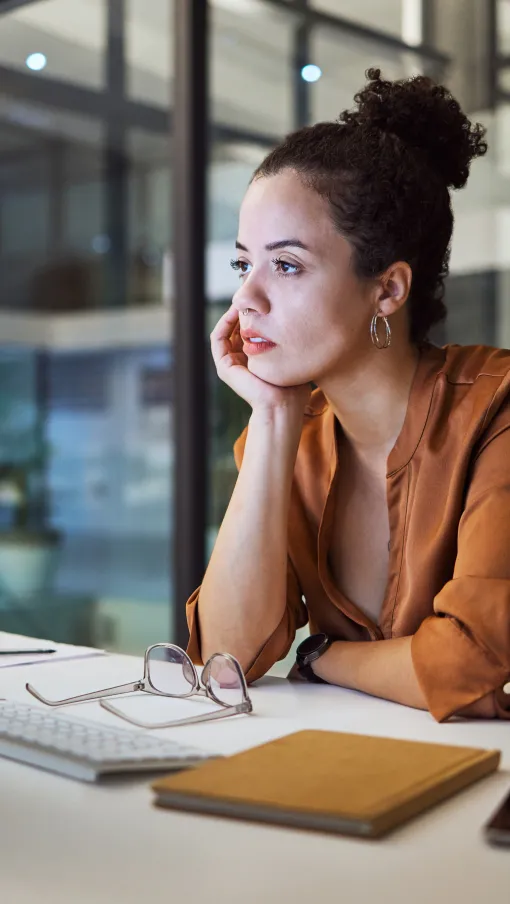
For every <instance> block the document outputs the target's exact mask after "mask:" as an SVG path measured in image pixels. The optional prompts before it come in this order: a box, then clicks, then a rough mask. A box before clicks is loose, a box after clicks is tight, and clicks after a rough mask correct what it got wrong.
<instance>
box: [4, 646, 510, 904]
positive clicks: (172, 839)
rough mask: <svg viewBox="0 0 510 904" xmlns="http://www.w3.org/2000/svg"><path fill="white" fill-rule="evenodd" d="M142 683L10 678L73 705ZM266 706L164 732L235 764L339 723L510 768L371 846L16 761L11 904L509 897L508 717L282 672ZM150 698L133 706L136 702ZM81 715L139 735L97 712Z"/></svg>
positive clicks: (125, 667)
mask: <svg viewBox="0 0 510 904" xmlns="http://www.w3.org/2000/svg"><path fill="white" fill-rule="evenodd" d="M140 674H141V659H136V658H133V657H128V656H109V657H97V658H93V659H88V660H82V661H74V662H63V663H52V664H50V663H45V664H41V665H35V666H29V667H21V666H20V667H17V668H11V669H5V670H3V671H2V670H0V697H4V698H8V699H15V700H23V701H26V702H35V701H33V698H31V697H30V696H29V695H28V694H27V693H26V691H25V690H24V685H25V682H26V681H27V680H30V681H31V682H32V683H33V684H34V685H35V686H37V687H38V688H39V689H40V690H41V691H42V692H43V693H47V694H48V695H52V696H55V697H58V696H66V695H67V694H75V693H80V692H84V691H89V690H92V689H94V688H100V687H107V686H111V685H114V684H121V683H123V682H127V681H130V680H135V679H136V678H137V677H139V675H140ZM251 695H252V699H253V703H254V708H255V714H254V715H252V716H240V717H236V718H232V719H226V720H225V721H224V722H220V723H216V724H214V723H210V724H207V723H205V724H202V725H195V726H189V727H187V728H178V729H167V730H166V731H161V732H159V733H160V734H161V735H167V736H170V737H175V738H176V739H182V740H183V741H189V742H190V743H194V744H198V745H201V746H203V747H206V748H208V749H211V750H212V749H215V750H218V751H220V752H221V753H225V754H229V753H234V752H236V751H239V750H242V749H244V748H246V747H249V746H253V745H255V744H258V743H262V742H264V741H266V740H270V739H271V738H276V737H280V736H282V735H285V734H288V733H290V732H292V731H297V730H300V729H302V728H327V729H333V730H338V731H350V732H360V733H364V734H377V735H387V736H391V737H399V738H409V739H414V740H422V741H436V742H440V743H441V742H443V743H449V744H460V745H462V744H466V745H472V746H478V747H491V748H494V747H497V748H499V749H501V750H502V751H503V757H502V766H501V771H500V772H499V773H497V774H495V775H492V776H490V777H488V778H486V779H484V780H482V781H481V782H480V783H478V784H477V785H474V786H472V787H471V788H469V789H468V790H466V791H464V792H462V793H461V794H460V795H459V796H457V797H456V798H452V799H451V800H449V801H446V802H445V803H443V804H441V805H439V806H437V807H436V808H434V809H433V810H431V811H429V812H428V813H425V814H423V815H422V816H420V817H419V818H417V819H415V820H413V821H412V822H410V823H409V824H408V825H406V826H404V827H401V828H400V829H398V830H397V831H395V832H393V833H392V834H391V835H389V836H387V837H386V838H385V839H382V840H379V841H362V840H358V839H353V838H342V837H340V836H330V835H325V834H319V833H311V832H310V833H309V832H301V831H294V830H290V829H279V828H275V827H267V826H263V825H256V824H250V823H244V822H238V821H233V820H226V819H225V820H220V819H213V818H210V817H202V816H198V815H191V814H184V813H183V814H181V813H177V812H174V811H171V810H162V809H157V808H156V807H153V806H152V797H153V795H152V792H151V791H150V788H149V787H148V784H147V778H146V777H145V778H143V777H142V778H137V779H135V780H131V779H130V780H127V781H126V780H125V779H123V780H117V781H114V782H113V783H111V784H108V785H103V786H96V785H87V784H83V783H80V782H77V781H73V780H71V779H66V778H61V777H59V776H57V775H52V774H51V773H46V772H43V771H42V770H38V769H34V768H31V767H27V766H22V765H19V764H17V763H14V762H10V761H8V760H5V759H0V897H1V900H2V902H3V904H47V902H48V904H49V902H51V904H71V902H72V904H116V902H117V901H118V902H122V904H142V902H144V901H148V902H150V904H159V902H161V904H163V902H164V904H173V902H176V901H178V902H179V904H186V902H187V901H189V902H190V904H193V902H207V904H216V902H219V901H221V904H261V902H264V904H272V902H286V901H292V902H293V904H300V902H303V904H304V902H306V904H309V902H311V901H313V902H324V904H329V902H332V901H335V900H342V901H343V902H344V904H354V902H356V904H358V902H370V904H374V902H378V904H379V902H392V904H395V902H397V904H400V902H412V904H431V902H433V904H442V902H448V904H451V902H457V901H462V904H471V902H472V904H480V902H482V901H483V902H484V904H492V902H494V904H500V902H502V901H503V900H507V898H506V895H508V890H509V887H510V885H509V877H510V851H505V850H497V849H493V848H490V847H489V846H488V845H487V844H486V843H485V842H484V840H483V838H482V835H481V827H482V825H483V823H484V822H485V821H486V820H487V818H488V817H489V815H490V813H491V812H492V811H493V810H494V809H495V807H496V806H497V805H498V803H499V802H500V800H501V799H502V798H503V796H504V795H505V794H506V792H507V790H508V789H509V788H510V727H509V724H508V722H507V723H500V722H474V721H473V722H468V721H461V720H459V721H457V722H453V723H449V724H446V725H438V724H437V723H436V722H434V720H433V719H432V717H431V716H430V715H429V714H428V713H423V712H419V711H417V710H412V709H408V708H406V707H402V706H398V705H396V704H392V703H387V702H385V701H380V700H376V699H374V698H371V697H368V696H364V695H362V694H358V693H356V692H354V691H347V690H343V689H341V688H334V687H328V686H322V685H308V684H301V683H289V682H287V681H285V680H284V679H279V678H270V677H268V678H265V679H263V680H262V681H261V682H259V683H258V684H257V686H255V687H252V688H251ZM121 699H122V698H118V700H119V703H120V700H121ZM140 702H141V701H140V700H134V699H133V698H132V699H131V700H126V699H125V705H126V707H129V706H133V705H136V706H139V705H140ZM143 702H144V705H145V704H148V705H149V706H152V707H153V709H152V711H151V716H155V715H156V712H155V709H154V706H155V707H160V706H165V705H166V706H168V704H169V701H165V700H163V701H161V700H154V699H149V698H143ZM170 705H173V703H172V702H171V703H170ZM187 705H188V706H189V705H190V704H189V703H188V704H187ZM67 711H68V712H74V713H76V715H79V716H82V717H86V718H88V719H97V720H98V721H104V722H108V723H110V724H115V725H124V726H127V723H125V722H121V721H120V720H118V719H117V718H116V717H115V716H112V715H111V714H109V713H107V712H105V711H104V710H102V709H101V708H100V707H99V705H98V704H97V703H95V702H94V703H87V704H82V705H81V706H74V707H68V708H67ZM138 711H139V710H138ZM163 712H164V711H163V710H160V711H158V714H157V716H156V718H158V717H159V716H160V715H163ZM166 712H167V714H168V710H167V711H166ZM133 730H135V731H136V730H138V729H133Z"/></svg>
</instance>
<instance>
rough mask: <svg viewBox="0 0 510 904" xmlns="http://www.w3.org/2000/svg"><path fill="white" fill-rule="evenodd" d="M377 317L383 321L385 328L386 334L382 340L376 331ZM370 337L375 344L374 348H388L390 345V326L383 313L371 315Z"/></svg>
mask: <svg viewBox="0 0 510 904" xmlns="http://www.w3.org/2000/svg"><path fill="white" fill-rule="evenodd" d="M379 317H380V318H381V319H382V320H383V321H384V326H385V328H386V335H385V337H384V340H381V339H380V337H379V334H378V332H377V323H378V320H379ZM370 338H371V339H372V344H373V345H375V347H376V348H379V349H382V348H389V347H390V345H391V327H390V325H389V323H388V318H387V317H385V316H384V314H374V316H373V317H372V322H371V324H370Z"/></svg>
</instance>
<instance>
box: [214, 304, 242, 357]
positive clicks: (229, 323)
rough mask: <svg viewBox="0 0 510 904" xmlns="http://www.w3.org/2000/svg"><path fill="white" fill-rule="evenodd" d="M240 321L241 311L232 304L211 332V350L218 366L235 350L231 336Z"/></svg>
mask: <svg viewBox="0 0 510 904" xmlns="http://www.w3.org/2000/svg"><path fill="white" fill-rule="evenodd" d="M238 323H239V311H238V310H237V308H236V307H235V306H234V305H232V306H231V307H230V308H229V309H228V311H226V312H225V314H223V316H222V317H220V319H219V320H218V323H217V324H216V326H215V328H214V329H213V331H212V333H211V337H210V338H211V352H212V356H213V358H214V362H215V364H216V366H217V365H218V364H219V362H220V361H221V359H222V358H224V357H225V355H228V354H229V352H231V351H232V350H233V347H232V344H231V336H232V334H233V332H234V331H235V327H236V324H238Z"/></svg>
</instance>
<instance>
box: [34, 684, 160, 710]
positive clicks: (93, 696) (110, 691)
mask: <svg viewBox="0 0 510 904" xmlns="http://www.w3.org/2000/svg"><path fill="white" fill-rule="evenodd" d="M144 687H145V682H143V681H134V682H132V683H131V684H118V685H117V686H116V687H106V688H104V690H102V691H91V692H90V694H79V695H78V696H77V697H65V698H64V699H63V700H48V699H47V698H46V697H43V695H42V694H40V693H39V691H36V689H35V687H32V685H31V684H25V688H26V690H27V691H28V693H29V694H32V697H35V698H36V700H40V701H41V703H45V704H46V706H64V705H65V704H66V703H84V702H85V701H86V700H98V699H100V698H101V697H115V696H116V695H117V694H130V693H132V692H133V691H142V690H144Z"/></svg>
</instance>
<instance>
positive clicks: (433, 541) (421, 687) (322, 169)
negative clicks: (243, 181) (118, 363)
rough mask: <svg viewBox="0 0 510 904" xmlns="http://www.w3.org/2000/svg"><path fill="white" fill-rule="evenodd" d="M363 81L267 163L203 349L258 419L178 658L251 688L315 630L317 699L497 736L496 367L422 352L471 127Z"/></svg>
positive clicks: (240, 444) (505, 571) (500, 398)
mask: <svg viewBox="0 0 510 904" xmlns="http://www.w3.org/2000/svg"><path fill="white" fill-rule="evenodd" d="M367 77H368V79H369V81H368V84H367V85H366V86H365V88H364V89H363V90H362V91H361V92H360V93H359V94H358V95H357V96H356V98H355V101H356V104H357V106H356V108H355V109H354V111H351V112H344V113H343V114H342V115H341V116H340V119H339V122H338V123H318V124H317V125H314V126H310V127H306V128H303V129H301V130H299V131H298V132H296V133H294V134H292V135H290V136H288V137H287V138H286V139H285V141H283V143H282V144H281V145H280V146H279V147H277V148H276V149H275V150H273V151H272V152H271V153H270V154H269V155H268V156H267V157H266V159H265V160H264V162H263V163H262V164H261V165H260V167H259V168H258V169H257V171H256V172H255V174H254V176H253V179H252V181H251V184H250V186H249V188H248V191H247V194H246V197H245V198H244V201H243V204H242V207H241V212H240V221H239V240H238V242H237V249H238V253H239V257H238V259H237V260H235V261H233V262H232V263H233V266H234V268H235V269H236V270H237V271H238V272H239V276H240V285H239V289H238V290H237V292H236V293H235V296H234V299H233V303H232V306H231V308H230V309H229V310H228V311H227V313H226V314H225V315H224V316H223V317H222V318H221V320H220V321H219V323H218V325H217V326H216V328H215V330H214V331H213V333H212V336H211V341H212V353H213V356H214V360H215V363H216V367H217V371H218V374H219V376H220V378H221V379H222V380H224V381H225V382H226V383H228V385H229V386H230V387H231V388H232V389H233V390H234V391H235V392H237V393H238V394H239V395H240V396H242V397H243V398H244V399H245V400H246V401H247V402H248V403H249V404H250V405H251V407H252V414H251V417H250V421H249V425H248V428H247V430H246V431H245V432H244V433H243V434H242V436H241V437H240V438H239V440H238V441H237V443H236V446H235V449H234V452H235V457H236V463H237V466H238V468H239V469H240V473H239V477H238V480H237V484H236V487H235V489H234V492H233V494H232V499H231V501H230V505H229V508H228V511H227V513H226V515H225V518H224V521H223V524H222V526H221V530H220V532H219V535H218V538H217V541H216V545H215V548H214V552H213V555H212V557H211V560H210V563H209V566H208V569H207V572H206V574H205V577H204V581H203V584H202V586H201V588H199V590H197V591H196V592H195V593H194V594H193V596H192V597H191V599H190V600H189V601H188V604H187V605H188V623H189V627H190V634H191V636H190V645H189V652H190V655H191V656H192V658H193V659H194V660H195V661H200V660H201V658H203V659H205V658H207V657H208V656H209V655H210V654H211V653H213V652H214V651H216V650H227V651H229V652H230V653H232V654H234V655H235V656H236V657H237V658H238V659H239V661H240V663H241V665H242V666H243V668H244V669H245V670H246V672H247V678H248V680H249V681H253V680H255V679H257V678H259V677H260V676H261V675H263V674H264V673H265V672H266V671H267V670H268V669H269V668H270V667H271V666H272V665H273V663H274V662H276V660H278V659H280V658H282V657H284V656H285V655H286V654H287V652H288V650H289V648H290V646H291V644H292V641H293V639H294V636H295V632H296V629H297V628H299V627H302V626H303V625H304V624H306V622H307V621H309V624H310V630H311V633H312V635H313V637H312V639H311V640H308V641H307V642H306V643H305V647H304V649H301V650H300V655H299V656H298V664H299V670H300V672H301V674H303V675H304V676H306V677H307V678H309V679H310V680H322V681H327V682H329V683H331V684H337V685H341V686H343V687H349V688H355V689H358V690H360V691H364V692H366V693H369V694H373V695H376V696H379V697H383V698H385V699H387V700H393V701H396V702H398V703H402V704H405V705H408V706H413V707H417V708H421V709H428V710H429V711H430V712H431V713H432V715H433V716H434V717H435V718H436V719H437V720H440V721H442V720H444V719H447V718H449V717H450V716H452V715H454V714H456V715H459V714H461V715H464V716H470V717H482V718H489V717H494V716H499V717H505V718H509V717H510V685H509V684H508V682H509V680H510V352H507V351H502V350H497V349H492V348H486V347H482V346H474V347H465V348H463V347H459V346H447V347H446V348H444V349H441V348H438V347H435V346H433V345H431V344H429V343H428V342H427V341H426V338H427V335H428V333H429V330H430V328H431V327H432V326H433V325H434V324H435V323H437V322H438V321H440V320H441V319H442V318H443V316H444V314H445V308H444V305H443V301H442V298H443V282H444V278H445V276H446V275H447V272H448V255H449V247H450V239H451V234H452V226H453V216H452V210H451V204H450V195H449V188H462V187H463V186H464V185H465V183H466V180H467V177H468V173H469V166H470V163H471V160H473V159H474V158H475V157H479V156H481V155H483V154H484V153H485V152H486V150H487V145H486V143H485V141H484V129H483V128H482V127H481V126H480V125H472V124H471V123H470V122H469V121H468V119H467V118H466V116H465V115H464V114H463V113H462V111H461V110H460V108H459V105H458V104H457V102H456V101H455V100H454V99H453V98H452V97H451V95H450V94H449V93H448V91H447V90H446V89H445V88H444V87H441V86H437V85H435V84H433V83H432V82H431V81H430V80H429V79H428V78H425V77H421V76H420V77H416V78H412V79H409V80H406V81H396V82H388V81H384V80H382V79H381V76H380V72H379V70H377V69H372V70H369V71H368V73H367ZM312 381H313V383H315V384H316V386H317V387H318V388H316V389H315V390H314V391H313V392H311V388H310V383H311V382H312ZM318 632H320V635H321V636H318V637H317V636H316V634H317V633H318ZM367 641H381V642H378V643H375V642H373V643H369V642H367Z"/></svg>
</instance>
